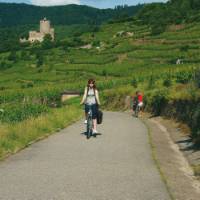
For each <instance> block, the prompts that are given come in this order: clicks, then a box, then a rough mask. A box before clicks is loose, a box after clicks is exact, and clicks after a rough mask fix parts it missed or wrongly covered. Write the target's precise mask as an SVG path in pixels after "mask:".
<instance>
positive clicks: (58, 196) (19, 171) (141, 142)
mask: <svg viewBox="0 0 200 200" xmlns="http://www.w3.org/2000/svg"><path fill="white" fill-rule="evenodd" d="M98 129H99V132H100V133H101V135H97V137H96V138H95V137H92V138H90V139H89V140H87V139H86V136H85V135H84V134H82V133H83V132H84V130H85V126H84V124H83V121H79V122H77V123H76V124H74V125H72V126H70V127H68V128H66V129H64V130H62V131H61V132H59V133H56V134H55V135H52V136H50V137H49V138H47V139H45V140H43V141H40V142H38V143H35V144H33V145H31V146H30V147H28V148H27V149H24V150H22V151H21V152H19V153H17V154H16V155H14V156H11V157H9V158H8V159H6V160H5V161H2V162H0V200H170V197H169V195H168V193H167V190H166V188H165V185H164V183H163V182H162V180H161V177H160V174H159V172H158V170H157V168H156V166H155V163H154V161H153V159H152V156H151V149H150V145H149V140H148V133H147V129H146V127H145V126H144V124H143V123H142V122H140V120H139V119H135V118H133V117H131V116H130V115H128V114H125V113H113V112H106V113H104V123H103V125H101V126H99V128H98Z"/></svg>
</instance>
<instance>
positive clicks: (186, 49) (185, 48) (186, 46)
mask: <svg viewBox="0 0 200 200" xmlns="http://www.w3.org/2000/svg"><path fill="white" fill-rule="evenodd" d="M189 48H190V47H189V45H183V46H181V47H180V51H188V50H189Z"/></svg>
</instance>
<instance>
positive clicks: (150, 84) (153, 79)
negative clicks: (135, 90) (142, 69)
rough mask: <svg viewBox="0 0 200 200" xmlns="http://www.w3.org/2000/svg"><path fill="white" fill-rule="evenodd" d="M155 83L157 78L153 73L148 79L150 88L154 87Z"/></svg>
mask: <svg viewBox="0 0 200 200" xmlns="http://www.w3.org/2000/svg"><path fill="white" fill-rule="evenodd" d="M155 83H156V79H155V77H154V76H153V75H151V76H150V78H149V81H148V89H152V88H154V86H155Z"/></svg>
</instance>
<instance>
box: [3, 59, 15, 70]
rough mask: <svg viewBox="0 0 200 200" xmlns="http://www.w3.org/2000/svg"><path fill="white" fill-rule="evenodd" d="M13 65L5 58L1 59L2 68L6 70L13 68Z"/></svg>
mask: <svg viewBox="0 0 200 200" xmlns="http://www.w3.org/2000/svg"><path fill="white" fill-rule="evenodd" d="M11 67H12V65H11V64H10V63H8V62H6V61H4V60H2V61H0V70H5V69H9V68H11Z"/></svg>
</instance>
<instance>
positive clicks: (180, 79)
mask: <svg viewBox="0 0 200 200" xmlns="http://www.w3.org/2000/svg"><path fill="white" fill-rule="evenodd" d="M191 79H192V75H191V74H190V73H188V72H179V73H177V74H176V82H177V83H183V84H186V83H188V82H189V81H190V80H191Z"/></svg>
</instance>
